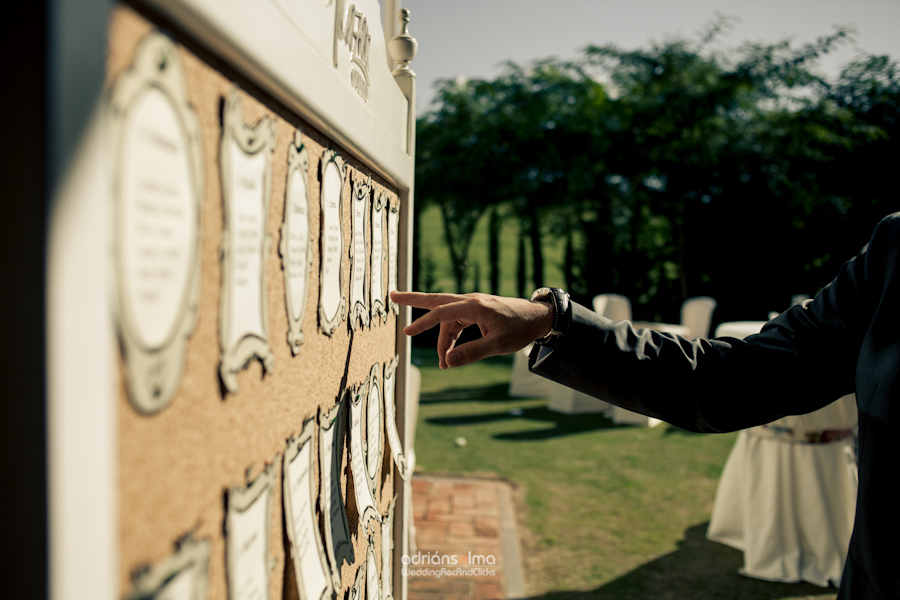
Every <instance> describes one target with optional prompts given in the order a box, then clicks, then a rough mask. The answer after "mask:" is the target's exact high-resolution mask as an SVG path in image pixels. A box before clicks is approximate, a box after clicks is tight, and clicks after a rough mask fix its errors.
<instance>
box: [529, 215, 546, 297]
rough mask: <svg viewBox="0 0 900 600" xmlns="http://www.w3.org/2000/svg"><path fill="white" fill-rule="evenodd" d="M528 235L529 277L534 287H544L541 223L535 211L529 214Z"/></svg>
mask: <svg viewBox="0 0 900 600" xmlns="http://www.w3.org/2000/svg"><path fill="white" fill-rule="evenodd" d="M529 235H530V237H531V277H532V281H534V287H536V288H539V287H542V286H543V285H544V253H543V249H542V248H541V222H540V220H539V219H538V214H537V212H536V211H535V212H533V213H531V223H530V224H529Z"/></svg>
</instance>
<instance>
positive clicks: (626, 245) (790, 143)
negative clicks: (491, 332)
mask: <svg viewBox="0 0 900 600" xmlns="http://www.w3.org/2000/svg"><path fill="white" fill-rule="evenodd" d="M728 24H729V23H728V20H727V19H722V20H720V21H718V22H716V23H714V24H713V25H712V26H711V27H710V28H709V29H708V31H707V32H706V33H705V34H704V35H702V36H700V38H699V39H697V40H672V41H668V42H665V43H662V44H657V45H653V46H651V47H650V48H647V49H638V50H630V51H625V50H621V49H619V48H617V47H615V46H611V45H606V46H595V47H589V48H587V49H586V50H585V52H584V55H583V57H582V58H581V59H580V60H579V61H575V62H562V61H557V60H552V59H548V60H543V61H539V62H537V63H534V64H532V65H529V66H528V67H522V66H519V65H515V64H508V65H507V66H506V68H505V70H504V71H503V73H502V74H501V75H500V76H499V77H497V78H496V79H493V80H468V81H444V82H442V83H441V84H440V86H439V89H438V94H437V98H436V100H435V103H434V105H433V107H432V109H431V111H430V112H429V113H427V114H426V115H425V116H424V117H423V118H422V119H421V120H420V121H419V125H418V126H419V137H418V141H417V147H418V149H419V155H418V157H417V175H416V177H417V179H416V181H417V200H418V203H419V206H420V207H422V208H427V207H428V206H429V205H436V206H439V207H440V210H441V214H442V216H443V221H444V223H445V228H444V240H445V243H446V246H447V248H448V250H449V253H450V259H451V261H452V264H453V270H454V274H455V280H456V287H457V290H458V291H469V290H465V289H464V288H465V287H466V281H471V280H472V278H473V274H472V273H471V272H470V273H469V274H468V275H466V272H467V270H469V271H471V270H472V267H469V262H468V260H469V249H470V245H471V240H472V237H473V235H474V233H475V230H476V226H477V224H478V222H479V220H480V219H481V218H482V216H484V215H486V214H487V213H488V212H489V211H495V212H493V213H492V214H493V215H494V218H497V216H498V215H501V214H502V215H505V218H512V219H515V220H516V221H518V223H519V232H520V233H519V235H520V236H524V239H522V240H521V242H520V248H526V247H527V248H528V249H529V251H530V256H526V255H525V253H524V252H521V253H520V256H519V258H518V260H519V263H520V264H519V265H518V266H517V267H516V266H514V265H512V264H509V263H503V262H502V261H501V260H500V259H499V258H498V253H496V252H490V253H489V255H490V256H491V257H492V258H491V261H490V262H491V264H490V275H489V277H488V279H489V281H490V282H491V288H492V289H494V288H495V287H500V286H499V285H498V284H497V282H498V281H499V280H500V277H499V275H498V274H497V272H498V271H499V270H500V269H501V267H502V268H503V269H506V270H507V271H509V272H510V274H509V277H513V273H518V277H517V279H518V285H517V287H523V286H524V282H523V281H522V280H523V277H524V275H523V273H525V270H526V266H525V263H526V262H528V264H529V265H530V267H531V274H532V280H533V283H534V285H535V286H538V285H542V284H543V283H544V282H545V277H546V276H547V273H546V265H545V258H544V249H545V246H546V240H547V239H554V240H561V241H563V242H564V244H565V249H564V254H565V258H564V261H563V263H564V264H563V265H562V266H563V267H564V269H565V277H564V279H565V282H566V285H567V286H568V288H569V289H570V291H571V292H573V293H574V295H575V296H576V297H577V298H578V299H579V300H581V301H582V302H588V301H589V299H590V297H591V296H593V295H595V294H597V293H601V292H618V293H623V294H625V295H627V296H629V297H630V298H631V299H632V301H633V303H634V305H635V312H636V314H635V317H636V318H644V319H658V318H663V319H666V320H673V319H677V318H678V313H677V311H678V308H679V306H680V304H681V301H683V300H684V299H686V298H687V297H690V296H697V295H710V296H714V297H716V298H718V299H719V316H720V317H722V318H763V317H764V315H765V314H766V313H767V312H768V311H769V310H777V309H781V308H784V307H786V306H787V303H788V300H789V298H790V296H791V295H792V294H795V293H810V294H811V293H815V292H816V291H817V289H818V288H819V287H820V286H821V285H823V284H824V283H827V281H829V280H830V279H831V277H832V276H833V275H834V274H835V273H836V271H837V269H838V267H839V266H840V263H841V262H842V261H843V260H846V259H847V258H849V257H850V256H852V255H853V254H854V253H855V252H856V251H858V249H859V248H860V247H861V246H862V245H863V244H864V243H865V241H866V239H867V235H868V233H869V232H870V231H871V229H872V227H873V226H874V224H875V222H876V221H877V219H878V218H880V217H882V216H884V215H886V214H888V213H889V212H893V211H896V210H898V209H900V197H898V193H897V188H896V186H894V185H893V183H892V181H890V179H889V175H888V174H889V173H891V172H892V169H891V167H893V166H894V165H896V164H898V161H900V75H898V70H897V65H896V63H894V62H893V61H891V60H890V59H889V58H887V57H862V58H861V59H860V60H859V61H858V62H856V63H854V64H853V65H851V66H849V67H848V68H847V69H846V70H845V71H844V72H843V73H842V75H841V76H840V77H839V78H838V79H837V80H836V81H833V82H829V81H827V80H826V79H825V78H823V77H821V76H820V75H819V74H817V72H816V71H815V68H816V64H817V61H818V60H819V59H820V57H821V56H823V55H824V54H827V53H828V52H830V51H832V50H833V49H834V48H836V47H837V46H838V45H839V44H841V43H843V42H845V41H846V40H847V38H848V36H849V35H850V32H848V31H846V30H842V29H838V30H836V31H835V32H834V33H833V34H831V35H828V36H823V37H821V38H819V39H817V40H815V41H814V42H812V43H808V44H802V45H796V44H793V43H790V42H781V43H778V44H771V45H760V44H755V45H754V44H748V45H745V46H743V47H741V48H739V49H737V50H730V51H715V50H713V48H714V47H715V44H714V43H713V42H716V41H718V40H719V38H720V37H721V34H722V32H723V31H724V30H726V29H727V27H728ZM489 229H490V231H491V236H496V235H499V233H498V232H499V231H500V230H501V229H502V228H501V227H499V226H497V223H495V224H494V226H492V227H490V228H489ZM526 241H527V242H528V243H527V244H526V243H525V242H526ZM490 244H492V247H494V248H496V247H497V246H496V244H497V241H496V239H495V238H494V237H492V238H491V241H490ZM763 282H764V285H759V284H760V283H763Z"/></svg>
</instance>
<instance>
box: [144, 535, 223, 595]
mask: <svg viewBox="0 0 900 600" xmlns="http://www.w3.org/2000/svg"><path fill="white" fill-rule="evenodd" d="M209 553H210V543H209V541H208V540H194V539H192V538H191V537H190V536H188V537H186V538H184V539H182V540H180V541H179V542H178V543H177V544H176V550H175V553H174V554H172V555H170V556H169V557H167V558H166V559H164V560H163V561H162V562H160V563H158V564H156V565H153V566H152V567H148V568H146V569H142V570H140V571H138V572H137V573H135V574H134V577H133V584H134V591H133V592H132V593H131V596H130V599H131V600H150V599H152V600H206V590H207V587H208V586H209Z"/></svg>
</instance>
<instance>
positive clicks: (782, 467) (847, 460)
mask: <svg viewBox="0 0 900 600" xmlns="http://www.w3.org/2000/svg"><path fill="white" fill-rule="evenodd" d="M741 323H742V324H741V325H736V324H734V323H730V324H729V323H723V324H722V325H720V326H719V328H717V330H716V337H722V336H730V337H744V336H743V335H740V333H741V332H747V333H745V335H749V334H750V333H755V332H757V331H758V330H759V327H761V323H758V324H757V322H741ZM751 324H757V326H756V329H755V331H753V329H754V325H751ZM722 331H724V333H722ZM856 422H857V412H856V396H855V395H852V394H851V395H849V396H844V397H843V398H841V399H839V400H838V401H836V402H833V403H832V404H830V405H828V406H826V407H824V408H822V409H820V410H818V411H815V412H813V413H810V414H808V415H799V416H790V417H785V418H782V419H779V420H777V421H774V422H773V423H769V424H767V425H762V426H759V427H753V428H751V429H747V430H744V431H742V432H740V434H738V438H737V441H736V443H735V445H734V448H732V450H731V454H730V455H729V457H728V460H727V462H726V463H725V468H724V470H723V471H722V477H721V479H720V480H719V488H718V492H717V493H716V499H715V504H714V506H713V512H712V518H711V519H710V524H709V529H708V531H707V538H708V539H710V540H713V541H716V542H720V543H723V544H726V545H728V546H731V547H733V548H737V549H738V550H742V551H743V552H744V566H743V568H742V569H741V573H743V574H744V575H747V576H749V577H755V578H758V579H765V580H769V581H784V582H799V581H806V582H808V583H812V584H815V585H819V586H822V587H826V586H828V585H829V584H832V585H835V586H837V585H839V584H840V579H841V573H842V571H843V568H844V561H845V559H846V554H847V547H848V545H849V543H850V534H851V532H852V530H853V515H854V510H855V506H856V488H857V478H856V464H855V460H854V454H853V450H854V447H853V440H854V437H853V433H854V428H855V426H856Z"/></svg>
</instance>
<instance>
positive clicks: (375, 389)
mask: <svg viewBox="0 0 900 600" xmlns="http://www.w3.org/2000/svg"><path fill="white" fill-rule="evenodd" d="M380 371H381V365H379V364H378V363H375V365H374V366H373V367H372V374H371V377H370V379H371V382H372V387H371V389H370V390H369V399H368V403H367V404H366V468H367V470H368V473H369V477H370V480H371V485H372V489H375V488H376V485H375V479H376V478H377V477H378V469H379V467H380V466H381V457H382V454H381V451H382V448H383V447H384V440H383V439H382V438H381V387H380V386H379V385H378V377H379V375H381V372H380Z"/></svg>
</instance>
